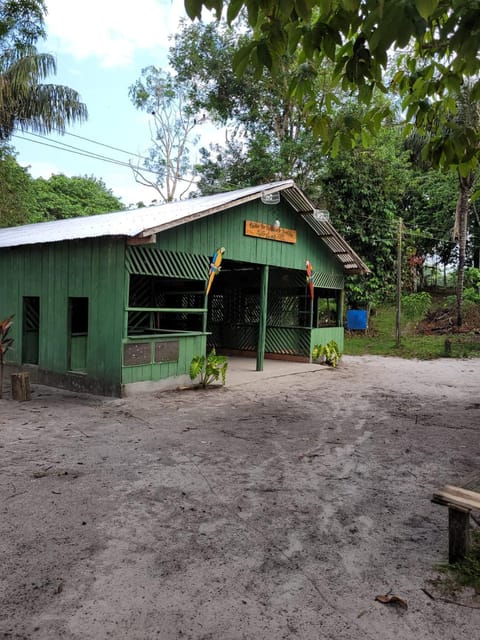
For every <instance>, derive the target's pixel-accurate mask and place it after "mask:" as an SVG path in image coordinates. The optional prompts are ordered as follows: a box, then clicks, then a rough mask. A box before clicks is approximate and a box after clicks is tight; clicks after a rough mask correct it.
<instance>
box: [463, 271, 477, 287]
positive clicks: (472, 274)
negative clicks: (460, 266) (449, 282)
mask: <svg viewBox="0 0 480 640" xmlns="http://www.w3.org/2000/svg"><path fill="white" fill-rule="evenodd" d="M465 287H470V288H472V289H477V290H478V288H479V287H480V269H477V268H475V267H470V268H469V269H465Z"/></svg>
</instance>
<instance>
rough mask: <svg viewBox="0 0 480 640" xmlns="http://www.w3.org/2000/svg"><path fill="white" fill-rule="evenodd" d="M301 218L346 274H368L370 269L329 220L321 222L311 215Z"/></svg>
mask: <svg viewBox="0 0 480 640" xmlns="http://www.w3.org/2000/svg"><path fill="white" fill-rule="evenodd" d="M302 218H303V219H304V220H305V221H306V222H307V223H308V224H309V225H310V226H311V227H312V229H313V230H314V231H315V232H316V233H317V234H318V235H319V236H320V238H322V240H323V241H324V242H325V244H326V245H327V247H328V248H329V249H330V251H331V252H332V253H334V254H335V256H336V257H337V258H338V260H340V262H341V263H342V264H343V268H344V269H345V273H347V274H356V273H365V274H367V273H370V269H369V268H368V267H367V265H366V264H365V263H364V262H363V260H362V259H361V258H360V257H359V256H358V255H357V254H356V253H355V251H354V250H353V249H352V247H351V246H350V245H349V244H348V242H347V241H346V240H345V238H343V237H342V236H341V235H340V234H339V233H338V231H337V230H336V229H335V228H334V226H333V225H332V223H331V222H330V221H329V220H323V219H321V218H319V217H317V216H316V215H315V213H314V212H312V213H304V214H302Z"/></svg>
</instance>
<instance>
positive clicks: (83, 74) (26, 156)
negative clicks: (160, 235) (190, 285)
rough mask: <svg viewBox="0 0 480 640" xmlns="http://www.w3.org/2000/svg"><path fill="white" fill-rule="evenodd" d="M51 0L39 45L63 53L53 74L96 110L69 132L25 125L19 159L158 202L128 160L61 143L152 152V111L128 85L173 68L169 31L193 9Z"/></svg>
mask: <svg viewBox="0 0 480 640" xmlns="http://www.w3.org/2000/svg"><path fill="white" fill-rule="evenodd" d="M46 5H47V10H48V13H47V16H46V21H45V22H46V31H47V35H48V38H47V40H46V41H45V42H41V43H37V49H38V50H39V51H41V52H43V53H51V54H53V55H54V56H55V58H56V61H57V74H56V75H52V76H49V77H48V79H47V81H48V82H51V83H55V84H60V85H66V86H68V87H71V88H72V89H75V90H76V91H78V93H79V94H80V97H81V100H82V102H84V103H86V105H87V108H88V113H89V118H88V121H87V122H85V123H83V124H76V125H73V126H70V127H69V128H68V129H67V134H66V135H64V136H57V135H50V136H48V137H47V138H45V137H41V138H40V137H38V136H37V135H35V136H34V135H32V134H31V133H22V132H17V133H16V134H15V136H14V137H13V139H12V143H13V145H14V147H15V149H16V151H17V153H18V156H17V161H18V162H19V164H20V165H22V166H24V167H29V173H30V174H31V175H32V176H33V177H35V178H36V177H39V176H42V177H45V178H48V177H49V176H50V175H52V174H58V173H62V174H64V175H67V176H84V175H88V176H91V175H93V176H95V177H96V178H101V179H102V180H103V181H104V182H105V184H106V186H107V188H109V189H111V190H112V192H113V193H114V195H116V196H117V197H119V198H121V200H122V202H123V203H124V204H125V205H127V206H128V205H132V204H136V203H137V202H140V201H143V202H144V203H145V204H148V203H150V202H151V201H152V200H154V199H155V198H158V194H157V192H156V191H155V190H154V189H152V188H149V187H143V186H141V185H139V184H137V183H136V182H135V179H134V177H133V173H132V170H131V169H130V168H129V167H128V166H125V167H121V166H118V165H115V164H112V163H111V162H104V161H100V160H97V159H92V158H91V157H87V156H85V155H80V153H81V152H78V151H77V152H76V153H73V151H74V149H71V150H70V152H67V151H64V150H60V149H59V148H58V147H57V148H54V146H55V145H58V143H59V142H60V143H63V144H64V145H70V146H71V147H75V148H76V149H77V150H78V149H80V150H83V151H84V152H85V151H86V152H88V153H95V154H100V155H102V156H107V157H108V158H112V159H114V160H117V161H118V160H120V161H122V162H126V163H128V161H129V160H130V159H132V160H135V154H138V155H140V156H145V155H147V151H148V149H149V147H150V141H149V135H150V134H149V125H148V117H149V116H148V115H147V114H145V113H143V112H141V111H138V110H137V109H135V108H134V106H133V105H132V104H131V102H130V99H129V97H128V89H129V87H130V86H131V85H132V84H134V83H135V81H136V80H137V79H138V78H140V76H141V70H142V69H143V68H144V67H146V66H149V65H152V64H153V65H155V66H159V67H162V68H167V65H168V62H167V50H168V47H169V45H170V42H169V36H170V35H172V34H174V33H175V32H176V30H177V26H178V23H179V20H180V18H181V17H184V16H185V15H186V14H185V11H184V2H183V0H135V1H134V2H132V0H82V2H78V1H74V0H46ZM201 133H203V136H202V138H203V140H202V142H203V144H205V143H206V142H208V140H206V139H205V135H206V136H207V138H208V137H209V135H213V132H211V133H210V134H206V130H205V128H204V130H203V131H202V132H201ZM84 138H87V139H88V140H85V139H84ZM95 143H102V144H103V145H107V146H100V145H98V144H95ZM48 145H52V146H48ZM111 147H113V148H111ZM121 151H126V152H127V153H122V152H121Z"/></svg>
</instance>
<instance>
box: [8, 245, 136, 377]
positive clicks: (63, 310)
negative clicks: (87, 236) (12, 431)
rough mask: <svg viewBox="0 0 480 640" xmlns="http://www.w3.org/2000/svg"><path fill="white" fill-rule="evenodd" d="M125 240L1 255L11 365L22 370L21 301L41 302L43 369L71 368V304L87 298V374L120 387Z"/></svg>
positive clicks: (30, 248)
mask: <svg viewBox="0 0 480 640" xmlns="http://www.w3.org/2000/svg"><path fill="white" fill-rule="evenodd" d="M124 261H125V242H124V240H123V239H103V238H98V239H94V240H82V241H69V242H61V243H60V242H59V243H51V244H48V245H31V246H26V247H18V248H11V249H2V250H0V317H6V316H7V315H10V314H12V313H14V314H15V318H14V324H13V327H12V330H13V331H12V337H13V338H14V339H15V349H13V350H12V351H11V352H10V354H9V358H8V361H10V362H13V363H16V364H21V359H22V322H23V318H22V314H23V297H24V296H38V297H39V298H40V332H39V358H38V365H39V367H40V368H41V369H44V370H47V371H52V372H55V373H60V374H62V373H66V372H67V368H68V336H69V326H68V302H69V298H74V297H85V298H88V309H89V312H88V314H89V317H88V349H87V363H86V371H85V372H86V374H87V375H88V376H91V377H92V378H93V379H96V380H102V381H104V382H105V383H106V384H120V382H121V368H122V362H121V342H122V337H123V335H122V334H123V315H124V314H123V310H124V305H125V277H124V273H125V266H124Z"/></svg>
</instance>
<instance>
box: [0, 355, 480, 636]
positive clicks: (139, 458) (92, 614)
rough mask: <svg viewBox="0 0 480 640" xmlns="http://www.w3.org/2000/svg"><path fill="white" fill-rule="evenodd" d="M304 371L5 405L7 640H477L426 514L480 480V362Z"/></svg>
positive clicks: (442, 517)
mask: <svg viewBox="0 0 480 640" xmlns="http://www.w3.org/2000/svg"><path fill="white" fill-rule="evenodd" d="M297 369H298V367H297ZM297 369H295V371H296V372H295V373H291V374H287V375H282V376H281V377H275V378H264V377H262V378H255V376H253V377H252V380H251V381H250V382H245V381H244V380H243V381H242V383H237V384H235V383H234V384H229V379H228V375H227V386H226V387H225V388H223V389H216V390H206V391H177V392H164V393H161V394H157V395H147V396H145V395H143V396H137V397H134V398H126V399H113V400H112V399H108V398H107V399H106V398H99V397H96V396H87V395H78V394H77V395H76V394H72V393H68V392H63V391H58V390H55V389H49V388H47V387H40V386H37V387H34V394H33V399H32V401H31V402H25V403H17V402H14V401H12V400H10V399H9V398H8V397H7V398H6V399H4V400H1V401H0V463H1V475H0V498H1V502H0V509H1V516H0V562H1V565H0V566H1V581H0V638H2V639H5V638H8V639H10V638H15V639H17V640H18V639H29V640H30V639H32V640H56V639H57V638H59V639H60V638H62V639H67V640H103V639H107V638H114V639H115V640H151V639H152V640H153V639H161V640H176V639H182V640H183V639H191V640H207V639H211V640H263V639H265V640H280V639H282V638H285V639H292V640H296V639H301V640H319V639H328V640H330V639H332V640H364V639H365V640H374V639H375V640H377V639H378V640H393V639H396V640H424V639H428V640H429V639H431V640H433V639H435V640H438V639H439V638H440V639H445V640H447V639H448V640H472V639H473V638H475V637H478V636H477V635H476V634H478V630H479V629H480V609H479V608H478V607H480V596H479V595H478V594H477V595H475V594H473V593H471V592H468V591H467V592H464V593H461V594H459V595H458V596H457V598H458V601H457V603H454V602H448V601H447V600H450V599H451V600H453V599H454V598H453V596H452V597H451V598H450V597H446V596H445V594H444V593H442V592H441V591H440V590H439V589H438V588H437V587H436V585H435V583H432V580H435V577H436V576H437V571H436V566H437V565H438V564H439V563H442V562H445V560H446V556H447V511H446V509H445V508H444V507H440V506H437V505H433V504H432V503H431V502H430V498H431V494H432V491H433V490H434V489H437V488H439V486H440V485H442V484H443V483H446V482H452V483H454V482H456V481H459V480H461V478H462V477H464V476H465V475H467V474H469V473H471V472H472V471H473V470H475V469H479V464H480V420H479V418H480V400H479V379H480V359H479V360H463V361H456V360H438V361H431V362H411V361H404V360H400V359H384V358H375V357H366V358H352V357H344V358H343V359H342V362H341V365H340V367H339V368H338V369H335V370H334V369H331V368H327V367H324V366H318V367H317V368H316V369H315V370H314V371H311V370H308V371H305V372H298V371H297ZM310 369H311V367H310ZM233 379H234V376H233V374H232V380H233ZM387 593H391V594H394V595H397V596H399V597H400V598H402V599H405V600H406V601H407V603H408V608H407V609H405V608H403V607H401V606H398V605H386V604H382V603H380V602H378V601H375V597H376V596H377V595H384V594H387Z"/></svg>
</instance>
